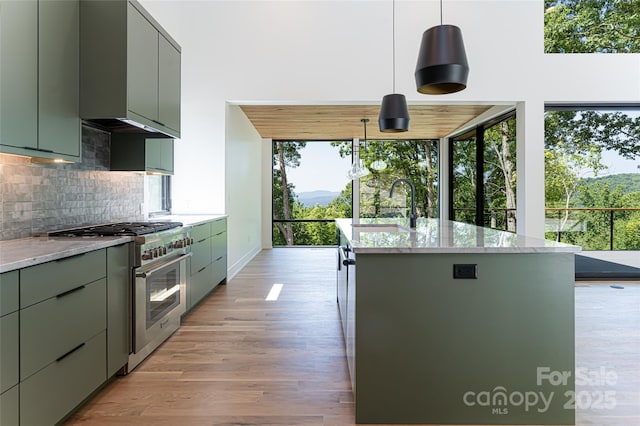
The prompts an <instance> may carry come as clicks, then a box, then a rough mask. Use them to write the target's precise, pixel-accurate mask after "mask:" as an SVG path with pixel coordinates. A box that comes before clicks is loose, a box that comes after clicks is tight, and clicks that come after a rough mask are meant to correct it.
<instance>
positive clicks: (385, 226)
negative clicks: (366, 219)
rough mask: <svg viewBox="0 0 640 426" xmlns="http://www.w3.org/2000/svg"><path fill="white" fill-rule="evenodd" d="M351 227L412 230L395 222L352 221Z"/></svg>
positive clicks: (356, 228) (388, 230)
mask: <svg viewBox="0 0 640 426" xmlns="http://www.w3.org/2000/svg"><path fill="white" fill-rule="evenodd" d="M351 228H353V229H354V230H355V231H360V232H412V231H415V229H409V228H407V227H405V226H401V225H398V224H395V223H352V224H351Z"/></svg>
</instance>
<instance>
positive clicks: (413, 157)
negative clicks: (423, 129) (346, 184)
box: [359, 140, 438, 217]
mask: <svg viewBox="0 0 640 426" xmlns="http://www.w3.org/2000/svg"><path fill="white" fill-rule="evenodd" d="M360 158H361V159H363V160H364V164H365V166H367V168H368V169H369V170H370V172H371V173H370V174H369V175H368V176H365V177H364V178H362V179H360V185H359V186H360V197H359V201H360V208H359V210H360V217H397V216H401V217H407V216H408V214H409V207H410V205H409V197H408V195H409V191H408V188H405V189H406V192H402V191H400V190H398V191H397V192H395V193H394V196H393V198H390V197H389V190H390V189H391V184H392V183H393V181H394V180H396V179H400V178H404V179H408V180H409V181H411V182H412V183H413V185H414V187H415V190H416V194H415V201H416V210H417V213H418V216H419V217H438V142H437V141H434V140H390V141H380V140H373V141H367V142H366V144H364V145H363V146H361V147H360ZM399 189H400V188H399Z"/></svg>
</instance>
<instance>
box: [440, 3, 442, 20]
mask: <svg viewBox="0 0 640 426" xmlns="http://www.w3.org/2000/svg"><path fill="white" fill-rule="evenodd" d="M440 25H442V0H440Z"/></svg>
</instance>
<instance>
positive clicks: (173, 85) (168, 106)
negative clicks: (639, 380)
mask: <svg viewBox="0 0 640 426" xmlns="http://www.w3.org/2000/svg"><path fill="white" fill-rule="evenodd" d="M158 120H159V121H160V122H162V123H164V124H165V125H166V126H167V127H169V128H170V129H175V130H177V131H179V130H180V51H179V50H178V49H176V48H175V47H174V46H173V44H171V42H170V41H169V40H167V39H166V38H165V37H164V36H163V35H162V34H160V35H159V37H158Z"/></svg>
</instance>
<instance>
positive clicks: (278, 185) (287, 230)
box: [273, 141, 306, 245]
mask: <svg viewBox="0 0 640 426" xmlns="http://www.w3.org/2000/svg"><path fill="white" fill-rule="evenodd" d="M305 145H306V142H295V141H294V142H283V141H274V147H275V153H274V155H273V166H274V173H273V176H274V177H273V188H274V190H273V218H274V219H284V220H291V218H292V216H291V212H292V209H293V202H294V201H295V195H294V193H293V188H294V186H293V185H291V184H289V182H288V181H287V167H298V166H299V165H300V152H299V150H300V149H301V148H304V146H305ZM275 224H276V227H277V229H278V231H280V235H281V236H282V237H283V238H284V242H285V244H286V245H293V236H294V233H293V226H292V224H291V223H290V222H285V223H282V222H276V223H275Z"/></svg>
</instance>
